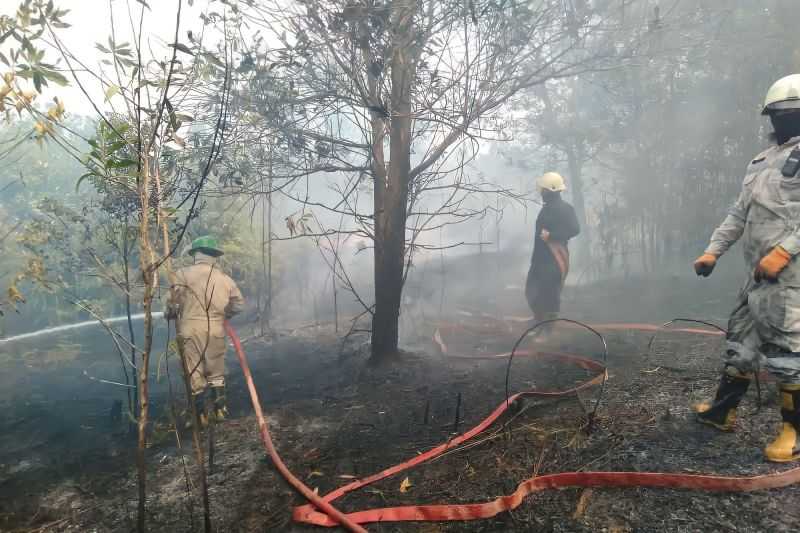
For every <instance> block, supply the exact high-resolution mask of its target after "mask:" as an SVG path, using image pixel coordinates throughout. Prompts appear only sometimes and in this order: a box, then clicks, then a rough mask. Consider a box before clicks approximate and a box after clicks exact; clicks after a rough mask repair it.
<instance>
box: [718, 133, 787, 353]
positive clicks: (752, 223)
mask: <svg viewBox="0 0 800 533" xmlns="http://www.w3.org/2000/svg"><path fill="white" fill-rule="evenodd" d="M798 143H800V137H796V138H794V139H791V140H790V141H789V142H787V143H785V144H783V145H781V146H773V147H771V148H768V149H767V150H765V151H764V152H762V153H761V154H759V155H758V156H757V157H756V158H755V159H753V161H752V162H751V163H750V164H749V165H748V167H747V175H746V176H745V179H744V183H743V185H742V192H741V193H740V194H739V197H738V199H737V200H736V202H735V203H734V204H733V206H732V207H731V209H730V211H729V213H728V216H727V217H726V218H725V220H724V221H723V222H722V224H721V225H720V226H719V227H718V228H717V229H716V230H715V231H714V233H713V235H712V236H711V242H710V244H709V246H708V248H707V249H706V253H710V254H714V255H717V256H720V255H722V254H724V253H725V252H727V251H728V249H729V248H730V247H731V246H732V245H733V244H734V243H736V241H738V240H739V239H740V238H741V240H742V245H743V248H744V257H745V263H746V269H747V272H746V275H747V278H746V282H745V286H744V288H743V290H742V298H743V299H745V301H743V302H742V303H744V304H745V305H746V307H747V311H748V312H747V313H742V314H741V317H740V319H741V320H746V321H751V322H753V323H752V324H750V326H752V327H748V328H745V329H754V330H755V332H757V333H758V337H759V341H760V343H773V344H775V345H777V346H780V347H781V348H783V349H785V350H789V351H792V352H800V264H798V261H797V260H796V258H795V259H792V261H791V262H790V263H789V265H788V266H787V267H786V269H785V270H784V271H783V272H781V274H780V275H779V276H778V281H777V283H770V282H767V281H764V282H761V283H755V282H754V281H753V271H754V270H755V268H756V266H757V265H758V263H759V261H761V259H762V258H763V257H764V256H765V255H767V254H768V253H769V252H770V251H771V250H772V249H773V248H774V247H775V246H778V245H780V246H782V247H783V248H784V249H785V250H786V251H787V252H789V254H791V255H792V256H796V255H797V254H798V253H800V177H791V178H787V177H785V176H783V174H782V173H781V169H782V168H783V165H784V163H785V162H786V159H787V158H788V157H789V154H790V153H791V151H792V150H793V149H794V148H795V147H796V146H797V145H798ZM734 318H735V317H733V316H732V317H731V320H732V322H734ZM738 326H739V324H733V323H732V324H731V328H729V329H736V327H738ZM741 326H744V324H741ZM753 347H754V348H755V347H756V346H753Z"/></svg>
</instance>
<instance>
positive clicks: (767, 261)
mask: <svg viewBox="0 0 800 533" xmlns="http://www.w3.org/2000/svg"><path fill="white" fill-rule="evenodd" d="M791 260H792V256H791V254H789V252H787V251H786V250H784V249H783V248H782V247H781V246H776V247H775V248H773V249H772V251H771V252H770V253H768V254H767V255H765V256H764V257H763V258H762V259H761V261H760V262H759V263H758V266H757V267H756V270H755V272H753V278H754V279H755V280H756V283H758V282H761V281H764V280H766V281H777V280H778V274H780V273H781V271H782V270H783V269H784V268H786V266H787V265H788V264H789V261H791Z"/></svg>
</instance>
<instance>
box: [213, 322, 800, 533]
mask: <svg viewBox="0 0 800 533" xmlns="http://www.w3.org/2000/svg"><path fill="white" fill-rule="evenodd" d="M448 327H449V328H450V329H453V328H455V327H456V326H448ZM448 327H443V328H440V329H439V330H437V332H436V335H435V336H434V340H435V341H436V342H437V344H439V347H440V349H441V351H442V353H443V354H444V355H446V356H450V357H462V358H486V357H487V356H478V357H473V356H463V355H456V354H451V353H450V352H449V349H448V347H447V345H446V343H445V342H444V340H443V337H442V332H443V330H444V329H447V328H448ZM225 328H226V331H227V333H228V335H229V337H230V338H231V340H232V341H233V345H234V348H235V349H236V353H237V356H238V357H239V363H240V364H241V365H242V370H243V372H244V374H245V380H246V381H247V386H248V389H249V391H250V398H251V400H252V402H253V408H254V409H255V411H256V417H257V419H258V425H259V430H260V432H261V439H262V441H263V442H264V447H265V448H266V450H267V453H268V454H269V455H270V457H271V458H272V460H273V462H274V463H275V465H276V467H277V468H278V470H279V471H280V473H281V474H282V475H283V476H284V477H285V478H286V479H287V481H289V483H290V484H292V486H294V487H295V488H296V489H297V490H298V491H300V492H301V494H303V496H305V497H306V498H308V500H309V501H310V502H311V503H310V504H305V505H302V506H300V507H296V508H295V509H294V512H293V518H294V520H295V521H297V522H302V523H307V524H315V525H318V526H326V527H335V526H342V527H346V528H347V529H349V530H350V531H365V530H364V529H363V528H361V527H360V526H359V525H358V524H365V523H371V522H401V521H454V520H478V519H485V518H491V517H493V516H496V515H498V514H500V513H503V512H506V511H510V510H513V509H515V508H517V507H518V506H519V505H520V504H521V503H522V502H523V500H524V499H525V497H526V496H528V495H530V494H534V493H536V492H541V491H544V490H548V489H563V488H588V487H620V488H622V487H649V488H672V489H686V490H705V491H716V492H747V491H754V490H764V489H775V488H782V487H786V486H789V485H792V484H795V483H798V482H800V467H798V468H792V469H790V470H785V471H783V472H776V473H772V474H766V475H759V476H750V477H732V476H717V475H698V474H670V473H661V472H563V473H557V474H548V475H541V476H534V477H532V478H529V479H527V480H525V481H523V482H521V483H520V484H519V485H518V486H517V489H516V490H515V491H514V492H513V493H512V494H509V495H507V496H501V497H499V498H497V499H495V500H493V501H490V502H484V503H472V504H457V505H448V504H440V505H409V506H398V507H385V508H378V509H366V510H363V511H357V512H353V513H348V514H342V513H341V512H340V511H338V510H337V509H335V508H334V507H333V506H331V502H333V501H334V500H337V499H339V498H341V497H342V496H344V495H345V494H347V493H350V492H353V491H355V490H358V489H360V488H362V487H364V486H367V485H370V484H372V483H375V482H377V481H380V480H382V479H385V478H387V477H390V476H393V475H395V474H397V473H399V472H403V471H405V470H408V469H409V468H412V467H414V466H417V465H420V464H422V463H425V462H426V461H429V460H431V459H433V458H435V457H437V456H439V455H442V454H443V453H444V452H446V451H448V450H450V449H453V448H454V447H456V446H458V445H459V444H461V443H463V442H465V441H467V440H469V439H472V438H473V437H475V436H477V435H479V434H480V433H482V432H483V431H485V430H486V429H487V428H488V427H490V426H491V425H492V424H493V423H494V422H495V421H496V420H497V419H498V418H499V417H500V416H501V415H502V414H503V413H504V412H505V411H506V409H508V407H509V406H510V405H511V404H512V403H514V402H515V401H517V400H519V399H520V398H524V397H531V396H533V397H538V396H546V397H559V396H566V395H572V394H575V393H577V392H579V391H581V390H584V389H586V388H589V387H591V386H594V385H601V384H602V383H604V382H605V380H606V377H607V374H606V368H605V365H604V364H602V363H600V362H598V361H595V360H593V359H589V358H585V357H580V356H577V355H571V354H562V353H548V352H522V351H517V352H516V355H518V356H521V355H526V356H532V357H550V358H556V359H559V360H562V361H565V362H568V363H570V364H573V365H576V366H579V367H581V368H584V369H587V370H593V371H595V372H596V375H595V376H594V377H592V378H590V379H588V380H586V381H584V382H583V383H581V384H579V385H577V386H576V387H574V388H572V389H570V390H564V391H526V392H521V393H517V394H514V395H513V396H511V397H509V398H507V399H506V400H504V401H503V402H502V403H501V404H500V405H499V406H498V407H497V408H496V409H495V410H494V411H493V412H492V413H491V414H490V415H489V416H488V417H487V418H485V419H484V420H483V421H481V422H480V423H479V424H478V425H477V426H475V427H474V428H472V429H470V430H469V431H467V432H465V433H463V434H461V435H459V436H458V437H455V438H453V439H451V440H449V441H448V442H446V443H443V444H441V445H439V446H437V447H435V448H433V449H431V450H428V451H427V452H425V453H422V454H419V455H416V456H414V457H412V458H411V459H409V460H408V461H405V462H403V463H400V464H397V465H395V466H392V467H390V468H387V469H385V470H383V471H381V472H378V473H376V474H373V475H371V476H368V477H366V478H362V479H358V480H355V481H353V482H351V483H348V484H346V485H344V486H341V487H339V488H338V489H336V490H334V491H332V492H330V493H328V494H326V495H325V496H322V497H320V496H318V495H317V494H316V493H314V492H312V491H311V490H310V489H309V488H308V487H307V486H305V485H303V483H302V482H300V481H299V480H298V479H297V478H296V477H295V476H293V475H292V474H291V472H289V470H288V469H287V468H286V466H285V465H284V464H283V462H282V461H281V459H280V457H279V456H278V454H277V452H276V451H275V448H274V446H273V444H272V440H271V438H270V436H269V431H268V429H267V424H266V422H265V420H264V417H263V413H262V411H261V406H260V404H259V402H258V395H257V393H256V390H255V385H254V384H253V379H252V376H251V374H250V370H249V367H248V365H247V360H246V358H245V355H244V351H243V350H242V346H241V342H240V341H239V339H238V337H237V336H236V332H235V331H233V328H231V327H230V325H229V324H228V323H227V322H226V323H225ZM593 328H594V329H597V330H615V331H622V330H636V331H649V332H653V333H656V332H658V331H659V330H660V329H661V328H660V327H659V326H654V325H651V324H600V325H594V326H593ZM673 331H680V332H684V333H694V334H701V335H721V333H720V332H719V331H710V330H706V329H695V328H682V329H676V330H673ZM526 334H527V332H526ZM510 355H511V354H510V353H505V354H497V355H494V356H488V357H510Z"/></svg>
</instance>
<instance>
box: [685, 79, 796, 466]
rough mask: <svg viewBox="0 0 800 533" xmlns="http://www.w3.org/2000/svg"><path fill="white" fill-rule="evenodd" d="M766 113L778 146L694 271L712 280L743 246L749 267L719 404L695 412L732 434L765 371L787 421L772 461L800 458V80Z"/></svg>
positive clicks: (757, 165)
mask: <svg viewBox="0 0 800 533" xmlns="http://www.w3.org/2000/svg"><path fill="white" fill-rule="evenodd" d="M762 114H764V115H766V116H768V117H769V118H770V121H771V122H772V126H773V128H774V133H773V134H772V136H771V138H772V140H773V141H774V144H773V146H771V147H770V148H768V149H767V150H765V151H764V152H762V153H761V154H759V155H758V156H756V158H755V159H753V160H752V161H751V162H750V164H749V165H748V167H747V171H746V173H745V177H744V183H743V185H742V191H741V193H740V194H739V198H738V199H737V200H736V202H734V204H733V207H731V209H730V211H729V213H728V216H727V217H726V218H725V220H724V221H723V222H722V224H721V225H720V226H719V227H718V228H717V229H716V230H715V231H714V233H713V235H712V236H711V242H710V244H709V245H708V248H706V250H705V253H704V254H703V255H702V256H701V257H699V258H698V259H697V260H696V261H695V263H694V268H695V271H696V273H697V274H698V275H699V276H709V275H710V274H711V272H712V271H713V270H714V267H715V265H716V263H717V261H718V259H719V258H720V256H722V255H723V254H724V253H725V252H726V251H728V249H729V248H730V247H731V246H732V245H733V244H734V243H735V242H737V241H738V240H740V239H741V240H742V245H743V246H742V247H743V251H744V257H745V262H746V267H747V272H746V279H745V282H744V286H743V288H742V290H741V292H740V293H739V298H738V301H737V303H736V306H735V308H734V310H733V313H732V314H731V316H730V319H729V322H728V335H727V348H726V351H725V354H724V367H723V372H722V378H721V381H720V384H719V388H718V390H717V393H716V396H715V398H714V400H713V401H708V402H704V403H702V404H699V405H697V406H696V411H697V413H698V414H697V419H698V421H699V422H702V423H704V424H708V425H711V426H713V427H715V428H717V429H720V430H723V431H732V430H733V426H734V421H735V419H736V408H737V407H738V405H739V403H740V402H741V400H742V397H743V396H744V394H745V393H746V392H747V389H748V387H749V385H750V381H751V379H752V378H753V374H754V372H757V371H758V369H759V368H760V367H761V366H762V365H763V366H764V368H766V369H767V370H768V371H770V372H771V373H772V374H774V375H775V377H776V378H777V379H778V382H779V384H780V390H781V397H782V408H781V416H782V419H783V424H782V428H781V431H780V434H779V435H778V437H777V438H776V439H775V440H774V441H773V442H772V443H771V444H769V445H768V446H767V447H766V449H765V450H764V454H765V456H766V458H767V460H769V461H774V462H789V461H795V460H797V459H798V458H800V442H799V441H798V431H800V264H799V263H798V261H797V260H796V259H795V256H796V255H797V254H798V253H800V176H798V170H800V74H795V75H792V76H787V77H785V78H782V79H780V80H778V81H777V82H775V84H774V85H772V87H771V88H770V89H769V91H768V92H767V97H766V100H765V102H764V107H763V112H762Z"/></svg>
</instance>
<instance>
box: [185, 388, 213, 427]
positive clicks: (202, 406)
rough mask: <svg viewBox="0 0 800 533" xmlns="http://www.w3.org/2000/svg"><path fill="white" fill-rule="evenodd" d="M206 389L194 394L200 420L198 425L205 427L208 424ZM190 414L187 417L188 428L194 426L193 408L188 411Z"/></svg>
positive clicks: (195, 406)
mask: <svg viewBox="0 0 800 533" xmlns="http://www.w3.org/2000/svg"><path fill="white" fill-rule="evenodd" d="M207 397H208V395H207V394H206V391H203V392H201V393H198V394H193V395H192V401H193V402H194V408H195V410H196V411H197V418H198V420H197V422H199V425H198V427H199V428H200V429H203V428H205V427H207V426H208V406H207V405H206V403H207ZM187 414H188V415H189V416H187V417H186V429H189V428H191V427H192V422H193V421H192V412H191V409H190V410H189V411H188V413H187Z"/></svg>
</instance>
